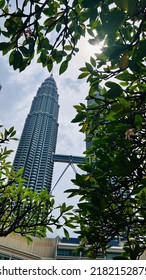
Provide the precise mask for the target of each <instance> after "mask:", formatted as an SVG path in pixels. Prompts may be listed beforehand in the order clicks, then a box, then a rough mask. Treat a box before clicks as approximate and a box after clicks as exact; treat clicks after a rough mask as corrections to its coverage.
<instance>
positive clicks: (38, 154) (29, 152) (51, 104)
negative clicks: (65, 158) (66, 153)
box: [13, 74, 59, 192]
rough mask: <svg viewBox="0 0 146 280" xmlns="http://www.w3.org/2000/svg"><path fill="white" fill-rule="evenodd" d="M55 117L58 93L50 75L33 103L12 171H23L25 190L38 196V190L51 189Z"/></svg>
mask: <svg viewBox="0 0 146 280" xmlns="http://www.w3.org/2000/svg"><path fill="white" fill-rule="evenodd" d="M58 113H59V105H58V91H57V86H56V83H55V80H54V78H53V75H52V74H51V75H50V77H49V78H47V79H46V80H45V81H44V82H43V83H42V85H41V87H40V88H39V89H38V91H37V94H36V96H35V97H34V99H33V102H32V105H31V109H30V112H29V114H28V116H27V118H26V121H25V124H24V128H23V131H22V135H21V139H20V142H19V146H18V149H17V152H16V156H15V159H14V163H13V165H14V169H15V170H18V169H19V168H21V167H24V174H23V178H24V179H26V180H27V182H26V187H30V188H32V189H33V190H35V191H38V192H40V190H41V189H42V188H47V189H48V191H50V189H51V182H52V175H53V160H52V154H53V153H55V148H56V141H57V132H58Z"/></svg>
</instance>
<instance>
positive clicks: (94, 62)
mask: <svg viewBox="0 0 146 280" xmlns="http://www.w3.org/2000/svg"><path fill="white" fill-rule="evenodd" d="M90 61H91V64H92V65H93V66H94V67H96V60H95V59H94V58H93V57H90Z"/></svg>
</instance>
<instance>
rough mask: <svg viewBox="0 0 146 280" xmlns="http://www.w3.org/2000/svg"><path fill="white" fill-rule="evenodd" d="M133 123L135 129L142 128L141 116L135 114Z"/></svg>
mask: <svg viewBox="0 0 146 280" xmlns="http://www.w3.org/2000/svg"><path fill="white" fill-rule="evenodd" d="M134 123H135V125H136V127H137V129H141V128H142V116H141V115H140V114H136V115H135V117H134Z"/></svg>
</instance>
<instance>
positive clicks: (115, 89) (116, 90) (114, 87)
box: [104, 82, 123, 99]
mask: <svg viewBox="0 0 146 280" xmlns="http://www.w3.org/2000/svg"><path fill="white" fill-rule="evenodd" d="M105 85H106V86H107V87H108V88H110V90H108V91H107V92H106V93H105V94H104V96H105V97H106V98H111V99H114V98H117V97H120V95H121V94H122V93H123V89H122V87H121V86H120V85H118V84H116V83H114V82H106V83H105Z"/></svg>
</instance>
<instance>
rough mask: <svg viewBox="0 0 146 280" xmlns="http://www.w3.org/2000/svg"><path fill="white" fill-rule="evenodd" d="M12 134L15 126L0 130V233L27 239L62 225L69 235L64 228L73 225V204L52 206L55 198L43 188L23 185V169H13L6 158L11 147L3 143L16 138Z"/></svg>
mask: <svg viewBox="0 0 146 280" xmlns="http://www.w3.org/2000/svg"><path fill="white" fill-rule="evenodd" d="M1 130H2V128H1ZM15 133H16V132H15V130H14V127H11V128H10V129H9V130H6V129H4V131H3V132H0V236H1V237H2V236H7V235H8V234H10V233H11V232H15V233H20V234H22V235H24V236H26V237H27V238H30V237H31V236H38V237H43V236H44V237H45V236H46V231H47V230H48V231H50V232H53V226H55V227H56V228H60V227H63V228H64V231H65V234H66V235H67V236H68V231H67V227H74V225H73V217H72V213H71V210H72V208H73V206H67V205H66V204H65V203H63V204H62V205H60V206H55V200H54V197H53V196H52V195H50V194H49V193H48V191H47V190H46V189H44V190H42V191H41V192H40V193H38V192H34V191H33V190H32V189H30V188H26V187H24V179H23V178H22V173H23V169H20V170H19V171H18V172H17V173H16V172H14V170H13V168H12V164H11V163H10V162H9V161H8V157H9V155H10V154H11V153H12V150H9V149H7V146H6V143H7V142H9V141H10V140H15V138H14V135H15ZM3 146H4V147H3ZM55 210H58V211H59V212H57V213H58V216H56V213H54V211H55Z"/></svg>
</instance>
